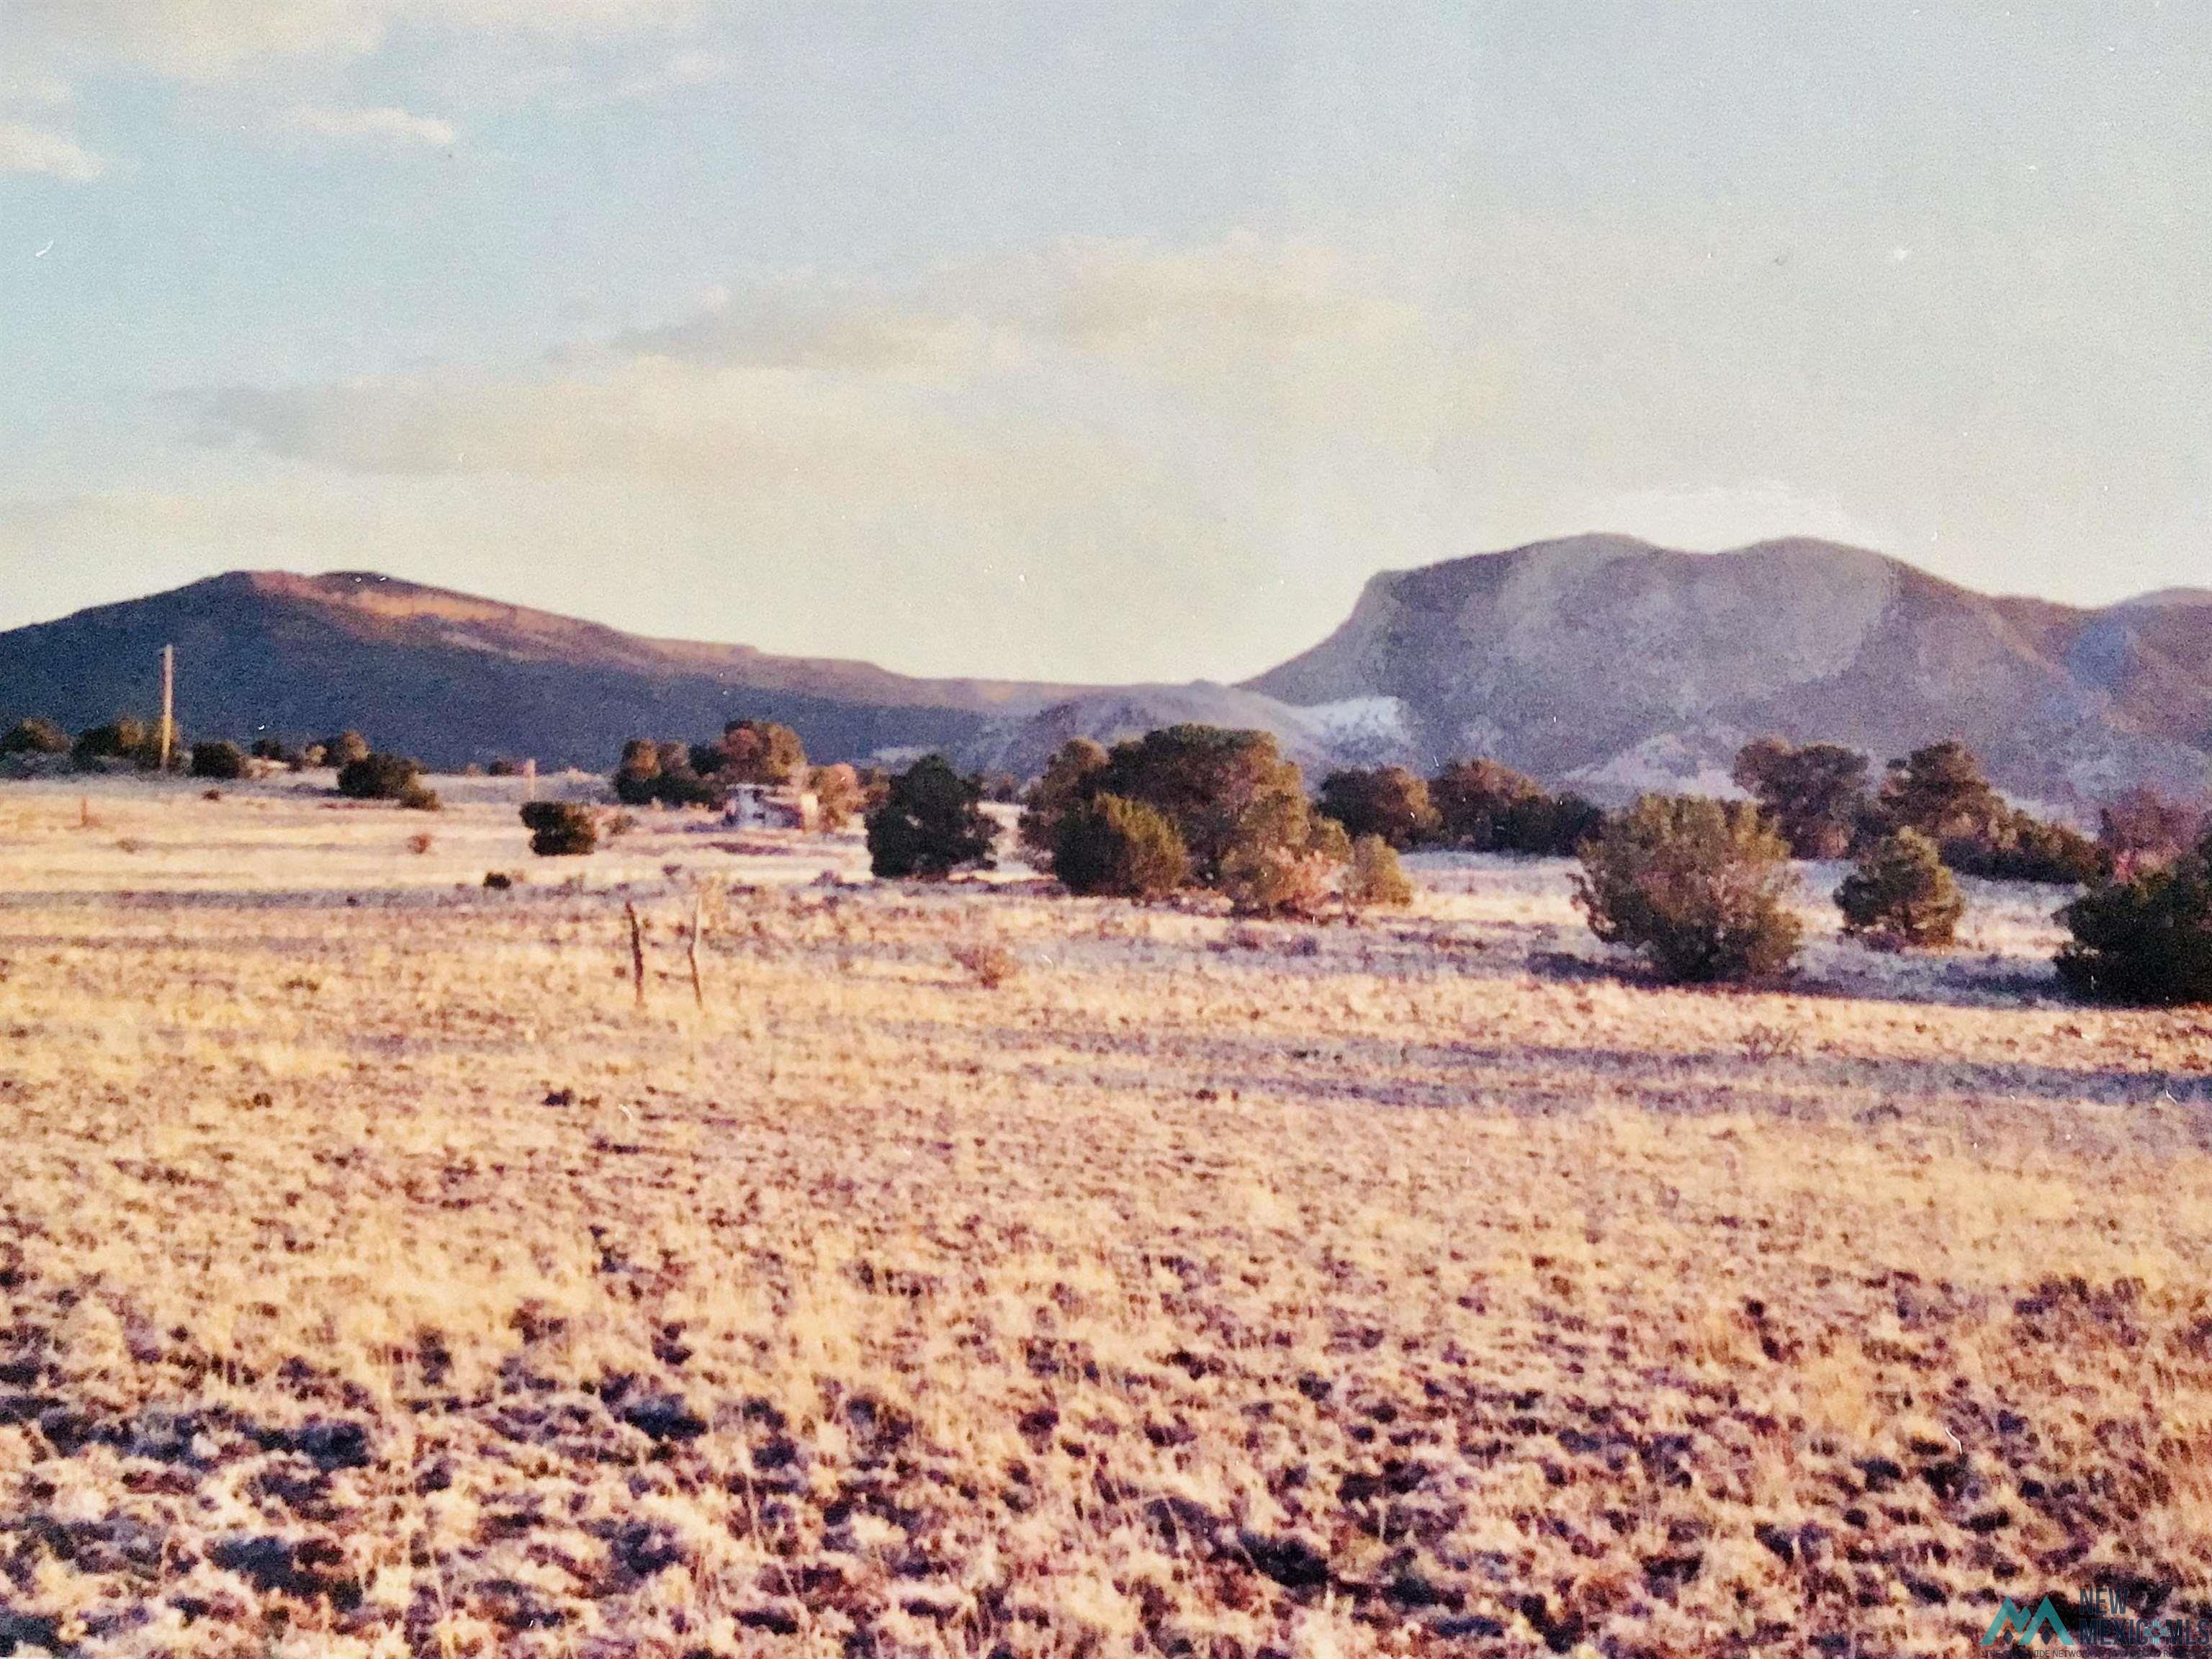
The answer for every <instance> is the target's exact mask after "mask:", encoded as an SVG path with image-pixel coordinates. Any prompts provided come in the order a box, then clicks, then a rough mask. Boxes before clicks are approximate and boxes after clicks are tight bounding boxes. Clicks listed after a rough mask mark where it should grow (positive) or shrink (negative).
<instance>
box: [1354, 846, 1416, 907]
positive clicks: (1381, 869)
mask: <svg viewBox="0 0 2212 1659" xmlns="http://www.w3.org/2000/svg"><path fill="white" fill-rule="evenodd" d="M1338 890H1340V892H1341V893H1342V894H1343V896H1344V902H1345V905H1346V908H1348V909H1352V910H1365V909H1368V908H1371V907H1375V906H1398V905H1405V904H1411V903H1412V902H1413V883H1412V882H1410V881H1408V880H1407V878H1406V872H1405V869H1404V867H1403V866H1401V865H1400V864H1399V862H1398V854H1397V849H1396V848H1393V847H1392V846H1391V845H1390V843H1389V842H1387V841H1385V840H1383V837H1382V836H1361V837H1360V838H1359V839H1358V841H1355V842H1352V861H1351V863H1350V864H1348V865H1347V866H1345V872H1344V875H1343V877H1342V878H1341V879H1340V882H1339V884H1338Z"/></svg>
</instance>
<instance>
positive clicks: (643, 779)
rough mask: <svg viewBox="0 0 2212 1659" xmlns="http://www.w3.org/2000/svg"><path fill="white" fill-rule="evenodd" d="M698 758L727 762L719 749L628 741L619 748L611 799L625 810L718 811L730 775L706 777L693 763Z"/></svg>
mask: <svg viewBox="0 0 2212 1659" xmlns="http://www.w3.org/2000/svg"><path fill="white" fill-rule="evenodd" d="M698 757H705V758H708V759H709V760H712V761H714V762H715V763H717V764H721V763H726V761H727V758H728V757H726V755H724V754H723V753H722V751H721V750H719V749H715V748H713V747H709V746H706V745H702V746H700V747H698V748H696V749H695V748H694V747H693V746H692V745H690V744H684V743H675V742H665V743H655V742H654V741H653V739H652V738H631V739H630V740H629V742H628V743H626V744H623V753H622V762H621V763H620V764H619V765H618V766H617V768H616V769H615V775H614V791H615V799H617V800H619V801H621V802H622V803H623V805H625V806H650V805H654V804H655V803H656V802H657V803H659V805H663V806H704V807H708V808H711V809H714V810H717V811H719V810H720V807H721V805H722V804H723V803H724V802H725V801H726V800H727V799H729V793H730V792H729V783H730V781H732V776H733V775H732V773H730V772H729V771H727V770H725V771H721V772H717V773H715V774H714V775H711V776H710V775H705V774H702V772H700V770H699V769H698V768H697V767H696V765H695V764H694V760H695V759H696V758H698Z"/></svg>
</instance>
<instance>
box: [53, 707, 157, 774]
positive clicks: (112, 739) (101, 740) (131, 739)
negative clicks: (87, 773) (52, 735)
mask: <svg viewBox="0 0 2212 1659" xmlns="http://www.w3.org/2000/svg"><path fill="white" fill-rule="evenodd" d="M149 743H151V744H155V746H156V747H158V746H159V743H160V738H159V735H158V734H157V733H155V732H154V731H153V730H152V729H151V728H150V727H149V726H148V725H147V724H146V722H145V721H144V720H140V719H138V718H137V716H136V715H132V714H125V715H122V716H120V717H118V718H117V719H115V720H110V721H109V722H108V723H107V724H106V725H105V726H93V727H91V728H90V729H89V730H88V731H84V732H78V733H77V738H76V743H75V744H72V745H71V746H70V758H71V759H73V760H74V761H76V763H77V764H78V765H79V766H87V767H89V766H96V765H98V764H99V763H100V762H102V761H111V760H127V761H136V760H137V759H138V758H139V757H140V756H142V755H143V754H144V753H145V752H146V748H147V745H148V744H149Z"/></svg>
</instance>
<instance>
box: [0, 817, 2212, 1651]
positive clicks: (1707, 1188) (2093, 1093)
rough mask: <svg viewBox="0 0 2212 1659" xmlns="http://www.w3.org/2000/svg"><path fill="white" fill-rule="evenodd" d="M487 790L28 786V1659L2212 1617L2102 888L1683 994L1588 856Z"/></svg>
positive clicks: (2199, 1117) (1175, 1646) (2150, 1133)
mask: <svg viewBox="0 0 2212 1659" xmlns="http://www.w3.org/2000/svg"><path fill="white" fill-rule="evenodd" d="M440 784H441V788H444V789H445V791H446V793H447V796H448V799H449V802H450V803H452V804H451V805H450V808H449V810H448V811H445V812H443V813H441V814H438V815H435V816H428V815H421V814H414V813H406V812H401V811H396V810H393V809H391V808H387V807H382V806H365V805H350V804H348V805H340V804H338V803H336V802H334V801H331V800H330V799H325V798H323V797H320V796H318V795H314V794H312V793H303V792H301V791H299V790H294V789H284V788H277V787H259V786H256V787H242V788H239V789H235V790H233V791H232V792H230V793H228V795H227V796H226V798H225V799H221V800H219V801H208V800H204V799H201V798H200V795H199V793H198V792H197V790H196V789H191V788H186V787H182V786H177V787H168V788H164V787H158V786H152V785H147V784H141V783H135V782H134V783H125V782H121V781H114V782H100V783H95V784H94V785H91V786H89V787H90V793H89V795H88V797H87V798H86V805H88V808H89V811H90V815H91V818H92V822H91V823H89V824H87V823H84V822H82V817H81V808H80V795H81V793H82V792H81V791H80V790H79V788H78V787H76V785H74V784H70V785H68V786H61V785H37V784H23V785H16V786H9V787H4V788H0V1210H4V1217H5V1225H4V1229H0V1296H4V1299H5V1306H6V1314H5V1324H4V1328H0V1652H6V1651H9V1650H10V1649H11V1648H12V1650H14V1651H15V1652H17V1653H25V1652H29V1651H33V1650H46V1651H49V1652H70V1651H74V1652H83V1653H86V1654H96V1655H109V1654H114V1655H122V1654H131V1655H171V1654H175V1655H246V1654H252V1655H264V1654H272V1653H274V1654H285V1655H297V1656H303V1659H304V1656H320V1655H340V1656H343V1655H383V1654H431V1655H464V1654H471V1655H508V1654H515V1655H547V1656H556V1655H578V1656H592V1655H597V1656H616V1655H647V1656H656V1655H666V1656H690V1655H733V1654H748V1653H775V1654H786V1653H792V1654H819V1655H831V1654H857V1655H917V1656H920V1655H971V1654H972V1655H995V1654H1006V1655H1018V1656H1029V1655H1061V1656H1082V1655H1097V1656H1109V1655H1120V1654H1132V1653H1141V1654H1176V1655H1203V1656H1218V1659H1228V1656H1243V1659H1259V1656H1262V1655H1268V1656H1297V1659H1352V1656H1359V1655H1366V1654H1374V1653H1392V1654H1407V1655H1430V1654H1453V1655H1460V1654H1468V1655H1488V1654H1498V1655H1504V1654H1524V1653H1531V1652H1543V1651H1553V1652H1562V1653H1596V1654H1603V1655H1608V1656H1638V1655H1686V1654H1719V1653H1729V1654H1737V1653H1740V1654H1754V1653H1756V1654H1765V1653H1782V1652H1790V1653H1802V1652H1805V1651H1808V1650H1811V1651H1813V1652H1815V1653H1820V1654H1826V1655H1854V1654H1857V1655H1888V1654H1899V1653H1923V1652H1924V1653H1956V1652H1960V1651H1967V1650H1973V1648H1974V1644H1975V1642H1976V1640H1977V1638H1978V1637H1979V1635H1980V1633H1981V1632H1982V1631H1983V1630H1984V1628H1985V1627H1986V1626H1987V1625H1988V1622H1989V1620H1990V1616H1991V1614H1992V1613H1993V1612H1995V1610H1996V1605H1997V1600H1998V1598H1999V1597H2000V1596H2001V1595H2013V1596H2015V1597H2020V1598H2030V1597H2036V1596H2040V1595H2043V1594H2044V1593H2045V1592H2046V1591H2051V1592H2059V1591H2064V1592H2068V1593H2069V1594H2070V1593H2072V1592H2073V1591H2074V1590H2075V1588H2076V1587H2080V1586H2088V1585H2114V1586H2120V1587H2123V1588H2125V1589H2130V1591H2132V1592H2133V1593H2134V1594H2136V1595H2138V1596H2142V1595H2149V1596H2152V1597H2154V1598H2157V1597H2163V1603H2162V1605H2163V1610H2164V1611H2166V1612H2168V1613H2173V1612H2179V1611H2182V1610H2185V1609H2196V1610H2199V1611H2203V1610H2205V1609H2207V1607H2208V1604H2212V1284H2208V1276H2207V1264H2208V1261H2212V1012H2208V1011H2203V1010H2199V1011H2196V1012H2175V1013H2135V1012H2104V1011H2095V1010H2085V1009H2082V1008H2080V1007H2076V1006H2070V1005H2069V1004H2067V1003H2066V1002H2064V1001H2063V1000H2061V999H2060V998H2059V996H2058V995H2057V992H2056V989H2055V987H2054V986H2053V985H2052V983H2051V980H2050V977H2049V975H2048V972H2047V968H2046V961H2047V957H2048V953H2049V951H2050V948H2051V944H2052V942H2053V941H2052V930H2051V925H2050V923H2049V921H2048V920H2047V917H2046V915H2045V912H2046V911H2047V909H2048V908H2049V907H2050V905H2051V903H2052V902H2053V900H2052V898H2051V896H2050V895H2049V894H2047V893H2038V892H2034V891H2031V890H2000V889H1994V888H1989V887H1981V886H1977V887H1975V888H1974V890H1973V894H1972V896H1973V899H1974V901H1975V905H1976V908H1975V910H1974V912H1973V914H1972V917H1971V919H1970V922H1969V926H1968V940H1967V944H1966V946H1965V947H1964V948H1963V949H1961V950H1960V951H1957V952H1955V953H1953V954H1951V955H1949V956H1946V957H1935V958H1928V959H1922V960H1907V959H1903V958H1895V957H1876V956H1874V955H1872V954H1869V953H1868V952H1866V951H1862V950H1860V949H1858V948H1857V947H1856V946H1852V945H1844V944H1843V943H1840V942H1839V941H1838V940H1837V939H1835V938H1834V936H1833V934H1832V931H1827V930H1828V928H1829V921H1830V919H1831V918H1832V908H1831V907H1829V906H1827V904H1826V892H1825V888H1826V886H1832V884H1833V878H1832V874H1826V876H1825V882H1824V884H1816V885H1814V886H1812V887H1811V888H1809V889H1808V907H1807V908H1808V912H1810V913H1812V914H1814V915H1815V916H1816V917H1818V918H1819V921H1818V927H1820V929H1821V930H1823V931H1821V932H1820V933H1819V934H1818V936H1817V937H1816V938H1815V939H1814V944H1813V945H1812V947H1811V948H1810V950H1809V951H1808V957H1807V962H1806V967H1805V970H1804V974H1803V975H1802V979H1801V980H1800V981H1798V982H1796V984H1794V985H1793V986H1792V987H1790V988H1789V989H1787V990H1785V991H1779V992H1772V993H1759V994H1715V993H1693V992H1680V991H1668V990H1660V989H1656V988H1652V987H1647V986H1645V985H1643V984H1640V983H1638V981H1636V980H1635V979H1634V978H1633V977H1632V976H1628V975H1621V974H1619V973H1617V972H1613V971H1611V970H1608V969H1605V968H1604V967H1602V966H1601V965H1599V963H1598V958H1599V957H1600V954H1601V953H1600V952H1599V951H1598V949H1597V947H1595V945H1594V944H1592V943H1591V942H1589V939H1588V935H1587V934H1586V933H1583V931H1582V930H1581V928H1580V927H1578V926H1577V921H1576V918H1575V916H1574V914H1573V912H1572V910H1571V908H1570V906H1569V903H1568V900H1567V885H1566V875H1565V866H1551V865H1533V866H1516V865H1514V864H1510V863H1508V862H1504V861H1492V860H1472V859H1464V858H1458V859H1452V858H1433V859H1425V860H1413V861H1412V862H1413V866H1414V868H1415V872H1416V873H1417V876H1418V878H1419V881H1420V883H1421V885H1422V889H1423V890H1422V893H1421V896H1420V898H1419V902H1417V904H1416V906H1415V907H1414V908H1413V911H1412V913H1411V914H1409V915H1399V916H1394V917H1391V918H1389V919H1388V920H1374V921H1368V922H1367V923H1365V924H1364V925H1361V926H1358V927H1346V926H1344V925H1341V924H1339V925H1331V926H1305V925H1269V926H1265V927H1252V926H1245V925H1241V924H1235V923H1232V922H1231V921H1229V920H1227V919H1226V918H1225V917H1222V916H1218V915H1208V914H1204V913H1202V912H1200V911H1199V910H1196V909H1191V910H1180V909H1164V910H1155V911H1140V910H1137V909H1133V908H1130V907H1128V906H1127V905H1123V904H1118V903H1109V902H1089V901H1082V902H1078V901H1066V900H1056V899H1052V898H1048V897H1047V896H1042V893H1041V892H1040V891H1039V890H1037V887H1036V884H1034V883H1031V882H1028V881H1025V880H1022V879H1018V877H1020V876H1021V875H1023V874H1024V872H1020V871H1019V870H1018V869H1015V870H1010V871H1009V872H1006V873H1007V875H1008V877H1009V879H1003V880H1000V881H997V882H993V883H973V884H952V885H949V886H945V887H941V888H939V889H936V890H926V889H901V888H895V887H878V886H872V885H869V884H866V883H865V878H864V875H863V873H862V872H863V866H864V859H863V857H862V854H861V853H860V848H859V847H858V844H857V842H855V841H854V840H852V839H849V838H848V839H845V840H841V841H836V842H803V841H801V840H799V839H798V838H796V837H791V836H763V835H757V834H755V835H739V834H735V833H733V832H730V831H726V830H720V829H717V830H714V831H707V830H704V829H687V828H684V827H683V824H684V820H682V819H680V818H678V817H674V816H670V815H654V814H647V815H644V820H643V822H642V823H641V825H640V826H639V828H637V829H635V830H634V831H632V832H631V833H629V835H626V836H623V838H622V839H620V840H619V841H617V842H615V843H614V845H613V846H612V848H611V849H609V850H606V851H604V852H602V853H601V854H599V855H597V856H595V857H593V858H592V859H590V860H532V858H531V857H530V856H529V855H528V854H527V852H526V849H525V845H524V836H523V832H522V830H521V829H520V825H519V824H518V823H516V822H515V820H514V814H513V805H512V789H513V787H512V786H507V785H493V784H483V785H469V784H464V783H459V782H458V781H450V782H449V781H445V780H441V781H440ZM502 792H504V793H502ZM418 834H428V836H431V837H432V840H431V842H430V843H429V845H428V848H427V849H426V850H420V851H418V850H416V848H415V847H414V846H412V845H410V837H413V836H417V835H418ZM494 870H498V871H514V872H521V873H523V874H524V875H526V877H527V880H526V881H525V882H523V883H522V884H519V885H517V886H515V887H513V889H511V890H506V891H494V890H487V889H486V888H485V887H484V886H483V875H484V874H485V872H488V871H494ZM568 878H574V880H570V879H568ZM695 894H696V895H699V896H700V897H699V898H698V899H697V901H696V902H698V903H699V904H700V906H701V908H702V912H703V915H705V918H706V921H707V927H706V928H705V933H704V939H703V946H702V952H701V955H702V967H703V974H704V993H705V995H704V1006H703V1007H697V1006H694V1003H693V1000H692V994H691V988H690V981H689V977H688V974H687V971H686V968H685V957H684V929H685V927H687V926H688V923H689V920H690V916H691V915H692V913H693V908H694V904H695ZM626 901H627V902H634V903H635V905H636V907H637V908H638V911H639V913H640V914H641V915H642V916H643V917H644V919H645V921H646V925H647V951H648V954H649V959H650V968H651V972H650V975H649V979H648V983H647V996H646V1002H645V1006H643V1008H642V1009H641V1008H639V1007H638V1006H635V1003H634V1000H633V997H632V992H631V987H630V983H629V938H628V934H627V932H626V929H625V924H624V921H623V904H624V902H626ZM992 943H996V944H998V945H1002V946H1003V947H1004V948H1005V949H1006V951H1009V952H1011V953H1012V957H1013V958H1014V961H1015V964H1016V971H1015V972H1014V973H1013V974H1012V975H1011V976H1010V977H1008V978H1006V980H1005V981H1003V982H1001V983H999V984H997V985H996V986H995V987H992V986H986V985H985V984H983V983H982V982H981V979H980V977H979V976H978V975H976V974H975V972H973V971H971V970H970V969H969V968H967V967H964V966H963V965H962V964H961V963H960V962H958V961H957V960H956V959H955V957H956V951H958V954H961V955H965V956H968V957H970V958H971V959H975V958H976V957H977V956H978V953H977V952H975V951H965V950H963V949H960V947H963V946H966V945H989V944H992ZM983 954H985V955H987V952H986V953H983Z"/></svg>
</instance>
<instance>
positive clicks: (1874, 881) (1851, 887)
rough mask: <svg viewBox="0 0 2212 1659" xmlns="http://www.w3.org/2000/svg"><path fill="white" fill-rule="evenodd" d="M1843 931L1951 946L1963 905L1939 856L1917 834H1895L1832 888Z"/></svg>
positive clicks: (1886, 940) (1883, 940)
mask: <svg viewBox="0 0 2212 1659" xmlns="http://www.w3.org/2000/svg"><path fill="white" fill-rule="evenodd" d="M1836 906H1837V908H1838V909H1840V910H1841V911H1842V912H1843V913H1844V932H1845V933H1850V934H1851V935H1853V936H1854V937H1858V938H1865V939H1872V940H1873V941H1875V943H1877V944H1881V945H1948V944H1949V943H1951V940H1952V939H1953V937H1954V935H1955V934H1956V933H1957V932H1958V927H1959V918H1960V916H1962V915H1965V914H1966V900H1964V899H1963V898H1961V897H1960V896H1959V884H1958V883H1957V882H1955V881H1954V880H1952V878H1951V872H1949V871H1948V870H1947V869H1945V868H1944V867H1943V854H1942V850H1941V849H1940V848H1937V846H1936V843H1935V842H1932V841H1930V840H1929V839H1928V837H1927V836H1923V835H1922V834H1921V833H1920V832H1919V831H1918V830H1917V829H1899V830H1895V831H1893V832H1892V833H1891V834H1889V835H1887V836H1883V837H1882V838H1881V840H1880V841H1878V842H1875V844H1874V845H1873V846H1872V847H1870V848H1868V849H1867V851H1866V854H1865V855H1864V856H1863V857H1862V858H1861V859H1860V860H1859V864H1858V868H1857V869H1856V870H1854V871H1852V872H1851V873H1850V875H1848V876H1846V877H1844V884H1843V885H1842V886H1840V887H1838V889H1836Z"/></svg>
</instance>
